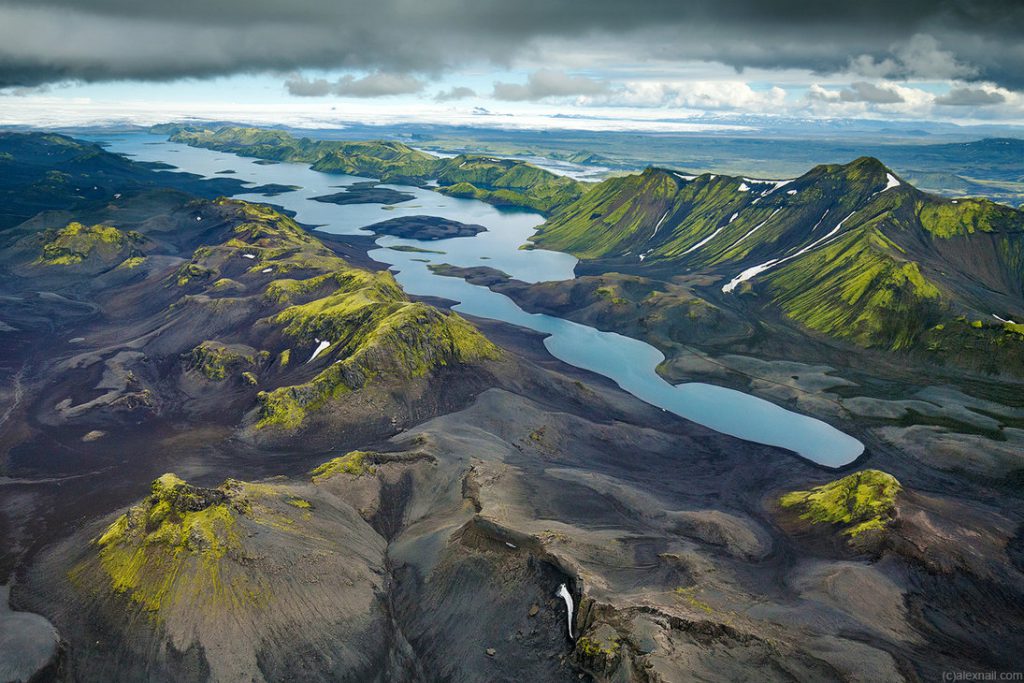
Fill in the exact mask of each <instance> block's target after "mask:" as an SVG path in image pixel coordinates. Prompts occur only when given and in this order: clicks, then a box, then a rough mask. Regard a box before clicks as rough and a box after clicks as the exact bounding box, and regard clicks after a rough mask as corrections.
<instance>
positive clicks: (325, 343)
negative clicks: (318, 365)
mask: <svg viewBox="0 0 1024 683" xmlns="http://www.w3.org/2000/svg"><path fill="white" fill-rule="evenodd" d="M317 341H318V342H319V344H317V347H316V350H315V351H313V355H312V356H310V357H309V360H307V361H306V362H307V363H312V362H313V361H314V360H316V357H317V356H319V355H320V352H321V351H323V350H324V349H326V348H327V347H328V346H330V345H331V342H329V341H327V340H326V339H324V340H322V341H321V340H320V339H317Z"/></svg>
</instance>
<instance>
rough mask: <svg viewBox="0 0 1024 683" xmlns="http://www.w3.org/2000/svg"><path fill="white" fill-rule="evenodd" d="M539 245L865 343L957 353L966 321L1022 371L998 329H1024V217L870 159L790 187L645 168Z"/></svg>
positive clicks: (593, 195)
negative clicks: (911, 181) (921, 184)
mask: <svg viewBox="0 0 1024 683" xmlns="http://www.w3.org/2000/svg"><path fill="white" fill-rule="evenodd" d="M535 241H536V243H537V244H538V245H539V246H542V247H544V248H548V249H558V250H564V251H569V252H572V253H574V254H576V255H577V256H579V257H581V258H583V259H589V260H596V261H600V262H601V263H602V264H604V265H605V266H607V267H608V268H611V267H615V268H624V269H628V270H629V271H631V272H651V273H656V274H658V275H661V276H667V275H672V274H681V273H706V274H708V275H714V276H717V277H718V278H719V279H718V282H717V284H716V285H715V286H714V288H713V289H710V291H709V296H711V297H712V298H720V297H724V302H725V303H728V302H729V301H735V302H736V303H737V304H751V305H755V306H762V305H766V304H771V305H772V306H773V307H774V308H776V309H778V310H781V311H782V312H783V313H784V314H785V315H786V316H788V317H789V318H790V319H792V320H794V321H795V322H797V323H799V324H800V325H801V326H803V327H805V328H810V329H812V330H815V331H817V332H822V333H825V334H829V335H832V336H836V337H840V338H844V339H849V340H851V341H853V342H855V343H857V344H860V345H862V346H868V347H877V348H884V349H893V350H917V351H924V352H934V353H939V352H941V353H944V354H946V355H950V354H951V353H955V351H954V349H956V348H959V347H960V344H959V343H958V342H957V341H956V340H952V339H950V338H949V336H950V335H949V334H948V333H947V334H944V335H943V334H937V332H940V331H942V329H943V327H941V326H943V325H945V326H946V329H949V326H950V325H951V324H953V323H954V321H956V320H957V319H958V318H961V317H964V318H966V319H968V320H969V321H970V322H972V323H976V325H975V326H974V328H973V329H975V330H981V332H980V333H978V332H975V333H973V336H977V335H978V334H983V335H984V336H985V340H983V341H980V342H978V343H977V344H975V346H980V347H984V348H985V349H987V350H988V351H990V352H991V354H993V355H992V358H994V359H996V360H994V362H993V365H998V366H1000V367H1007V366H1009V367H1010V368H1013V367H1019V368H1020V369H1022V370H1024V366H1022V365H1021V364H1020V356H1021V352H1020V350H1019V348H1018V347H1019V346H1020V344H1019V342H1020V335H1018V334H1016V333H1015V331H1014V329H1013V326H1012V325H1011V324H1008V323H1006V322H1004V321H1006V320H1011V321H1012V320H1017V319H1020V318H1024V212H1021V211H1019V210H1016V209H1012V208H1010V207H1006V206H1002V205H999V204H994V203H992V202H990V201H987V200H981V199H959V200H955V199H953V200H951V199H946V198H942V197H938V196H935V195H929V194H926V193H923V192H920V191H918V190H916V189H915V188H913V187H911V186H910V185H908V184H906V183H904V182H902V181H901V180H900V179H899V178H897V177H896V176H895V175H893V174H892V172H891V171H889V170H888V169H886V168H885V166H883V165H882V164H881V163H880V162H878V161H877V160H876V159H871V158H861V159H857V160H856V161H853V162H851V163H849V164H846V165H826V166H819V167H816V168H814V169H812V170H811V171H809V172H808V173H807V174H805V175H803V176H801V177H800V178H796V179H794V180H791V181H758V180H754V179H749V178H733V177H726V176H715V175H710V174H705V175H702V176H698V177H689V176H682V175H680V174H677V173H674V172H671V171H665V170H660V169H648V170H646V171H645V172H644V173H642V174H639V175H633V176H626V177H622V178H614V179H610V180H607V181H605V182H603V183H600V184H599V185H597V186H596V187H594V188H593V189H592V190H590V191H589V192H588V193H587V194H586V195H585V196H583V197H582V198H581V199H580V200H578V201H577V202H575V203H573V204H571V205H570V206H568V207H566V208H564V209H563V210H562V211H560V212H559V213H558V214H557V215H556V216H554V217H553V218H551V219H550V220H549V221H548V222H547V223H546V224H545V225H544V226H543V227H542V229H541V231H540V233H539V234H538V236H537V238H536V240H535ZM751 292H752V293H754V294H760V296H757V297H753V298H749V297H745V296H744V295H745V294H747V293H751ZM937 326H939V327H937ZM953 327H956V325H955V324H954V325H953ZM982 360H983V359H982V358H980V357H979V358H976V359H974V360H971V361H969V362H971V363H973V364H977V363H979V362H981V361H982Z"/></svg>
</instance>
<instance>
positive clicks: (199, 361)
mask: <svg viewBox="0 0 1024 683" xmlns="http://www.w3.org/2000/svg"><path fill="white" fill-rule="evenodd" d="M265 353H266V352H263V354H265ZM186 359H187V364H188V368H189V369H190V370H196V371H198V372H201V373H202V374H203V376H205V377H206V378H207V379H210V380H213V381H215V382H220V381H222V380H224V379H227V377H228V375H229V374H230V372H231V371H232V369H233V368H237V367H239V366H241V365H254V364H256V363H257V362H258V361H259V360H260V359H261V356H260V354H253V353H245V352H243V351H239V350H238V349H237V348H236V347H231V346H228V345H225V344H222V343H220V342H216V341H204V342H203V343H202V344H200V345H199V346H197V347H195V348H194V349H192V351H191V352H190V353H188V354H187V355H186ZM245 374H248V375H252V373H250V372H246V373H245ZM252 380H253V381H251V382H250V384H255V376H252Z"/></svg>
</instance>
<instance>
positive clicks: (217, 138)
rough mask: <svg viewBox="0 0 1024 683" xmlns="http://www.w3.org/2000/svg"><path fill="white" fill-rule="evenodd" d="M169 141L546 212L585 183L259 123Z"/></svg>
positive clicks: (496, 162)
mask: <svg viewBox="0 0 1024 683" xmlns="http://www.w3.org/2000/svg"><path fill="white" fill-rule="evenodd" d="M171 140H173V141H174V142H181V143H185V144H188V145H192V146H193V147H205V148H207V149H216V150H221V151H225V152H232V153H234V154H241V155H243V156H250V157H257V158H260V159H272V160H276V161H292V162H298V163H306V164H309V165H310V166H311V167H312V168H313V169H314V170H317V171H323V172H325V173H347V174H351V175H362V176H368V177H371V178H379V179H380V180H384V181H388V182H408V183H412V184H417V185H421V184H424V183H426V182H427V181H429V180H435V179H436V180H437V181H438V184H439V187H438V188H437V189H438V191H439V192H443V193H445V194H449V195H452V196H456V197H473V198H475V199H480V200H482V201H485V202H489V203H491V204H495V205H498V206H515V207H524V208H529V209H534V210H537V211H541V212H543V213H551V212H553V211H555V210H556V209H558V208H560V207H562V206H564V205H566V204H568V203H570V202H572V201H574V200H576V199H578V198H579V197H580V196H581V195H582V193H583V189H584V186H583V185H582V184H581V183H578V182H576V181H574V180H572V179H570V178H565V177H563V176H559V175H555V174H554V173H551V172H549V171H545V170H543V169H540V168H537V167H536V166H532V165H531V164H528V163H526V162H522V161H516V160H511V159H496V158H493V157H486V156H479V155H460V156H457V157H454V158H452V159H442V158H439V157H436V156H434V155H432V154H428V153H427V152H421V151H419V150H416V149H413V148H412V147H409V146H408V145H406V144H404V143H401V142H395V141H381V140H370V141H356V142H346V141H337V140H312V139H310V138H296V137H294V136H293V135H291V134H289V133H286V132H284V131H278V130H266V129H262V128H242V127H224V128H220V129H217V130H210V129H206V128H181V129H177V130H175V131H174V132H173V134H172V135H171Z"/></svg>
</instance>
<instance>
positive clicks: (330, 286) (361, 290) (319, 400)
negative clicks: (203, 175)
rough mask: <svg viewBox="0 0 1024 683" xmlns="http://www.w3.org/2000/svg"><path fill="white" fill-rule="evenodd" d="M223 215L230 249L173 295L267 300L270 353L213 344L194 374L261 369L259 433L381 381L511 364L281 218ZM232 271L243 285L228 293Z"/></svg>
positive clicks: (241, 212) (195, 355)
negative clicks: (493, 363)
mask: <svg viewBox="0 0 1024 683" xmlns="http://www.w3.org/2000/svg"><path fill="white" fill-rule="evenodd" d="M216 206H217V208H218V210H220V211H221V213H222V214H224V215H225V216H226V219H227V222H228V223H229V224H230V225H232V226H233V227H232V228H231V229H230V232H229V235H228V237H227V239H225V240H224V241H223V242H222V243H220V244H218V245H215V246H205V247H200V248H199V249H196V251H195V252H194V254H193V256H192V259H191V260H190V261H189V262H188V263H186V264H184V265H183V266H181V268H179V270H178V272H177V273H176V274H175V275H174V276H172V278H171V280H170V282H169V286H174V287H179V288H182V289H183V290H184V291H185V296H186V299H195V298H197V297H198V298H201V299H202V300H204V301H207V302H208V303H206V304H205V305H208V306H212V305H215V304H216V305H225V304H228V303H230V302H231V301H233V300H238V301H249V300H252V299H256V300H257V303H255V304H250V305H255V306H257V307H258V308H259V310H261V311H263V312H264V314H263V316H262V317H261V318H260V319H259V320H256V321H254V322H255V325H256V328H257V329H259V330H261V332H260V337H261V338H262V339H264V340H266V341H265V342H264V343H267V344H268V345H269V346H270V347H271V348H264V349H261V350H259V351H249V350H246V348H245V347H241V350H239V348H240V347H238V346H237V345H229V344H227V343H225V342H221V341H219V340H208V341H206V342H204V343H203V344H201V345H200V346H199V347H197V348H196V349H194V350H193V351H192V352H191V353H190V354H189V355H188V356H187V358H186V366H187V367H188V368H193V369H197V370H199V371H200V372H202V373H203V374H204V375H205V376H206V377H207V378H208V379H211V380H215V381H216V380H221V379H224V378H225V377H227V376H228V374H231V373H236V374H237V372H241V371H243V370H245V371H251V370H252V369H254V368H255V367H259V368H261V374H260V377H259V383H260V384H261V385H263V386H268V389H267V390H265V391H261V392H260V393H259V394H258V395H257V397H256V398H257V401H258V422H257V426H258V427H261V428H265V427H276V428H283V429H295V428H297V427H299V426H301V425H302V424H303V423H304V422H305V420H306V418H307V417H308V416H309V414H310V412H311V411H316V410H318V409H320V408H323V407H325V406H327V405H328V404H329V403H330V402H331V401H332V400H333V399H336V398H338V397H340V396H342V395H343V394H345V393H348V392H351V391H356V390H359V389H361V388H363V387H365V386H366V385H367V384H369V383H371V382H375V381H389V380H391V381H394V380H397V381H406V380H410V379H419V378H424V379H425V378H428V377H430V376H431V374H432V373H433V372H435V371H436V370H438V369H440V368H443V367H447V366H454V365H459V364H475V363H480V362H482V361H485V360H489V359H497V358H499V357H500V352H499V350H498V348H497V347H495V346H494V345H493V344H492V343H491V342H490V341H488V340H487V339H486V338H485V337H484V336H483V335H481V334H480V333H479V332H478V331H477V330H476V329H475V328H474V327H473V326H472V325H470V324H469V323H468V322H466V321H465V320H463V319H462V318H461V317H459V316H458V315H456V314H454V313H443V312H441V311H439V310H437V309H436V308H434V307H432V306H429V305H427V304H424V303H419V302H412V301H409V299H408V298H407V297H406V296H405V293H404V292H403V291H402V289H401V287H399V285H398V283H397V282H395V279H394V277H393V276H392V275H391V273H389V272H387V271H379V272H371V271H368V270H363V269H361V268H354V267H352V266H351V265H350V264H349V263H347V262H346V261H345V260H344V259H342V258H340V257H338V256H336V255H335V254H334V253H333V252H332V251H331V250H330V249H328V248H327V247H326V246H324V244H323V243H322V242H320V241H319V240H318V239H316V238H315V237H314V236H312V235H311V234H309V233H308V232H307V231H305V230H304V229H302V228H301V227H300V226H299V225H297V224H296V223H295V222H294V221H293V220H292V219H290V218H288V217H287V216H284V215H282V214H280V213H278V212H277V211H275V210H273V209H272V208H270V207H267V206H262V205H257V204H250V203H247V202H241V201H235V200H228V199H221V200H218V201H217V202H216ZM239 270H241V271H242V272H241V273H240V274H239V272H238V271H239ZM225 272H229V273H231V274H232V281H235V282H237V284H238V286H237V287H230V288H226V287H219V286H218V283H219V282H222V281H223V278H222V277H221V276H222V275H224V274H225ZM295 353H301V354H302V362H296V361H297V360H298V359H296V358H295V356H294V354H295ZM314 353H315V355H316V357H315V358H313V356H314ZM271 358H279V359H281V360H280V362H277V363H274V364H270V363H269V360H270V359H271ZM285 359H287V360H285ZM249 383H250V384H252V382H251V381H250V382H249ZM275 385H276V386H275Z"/></svg>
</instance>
